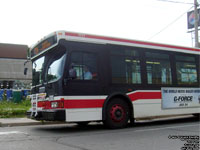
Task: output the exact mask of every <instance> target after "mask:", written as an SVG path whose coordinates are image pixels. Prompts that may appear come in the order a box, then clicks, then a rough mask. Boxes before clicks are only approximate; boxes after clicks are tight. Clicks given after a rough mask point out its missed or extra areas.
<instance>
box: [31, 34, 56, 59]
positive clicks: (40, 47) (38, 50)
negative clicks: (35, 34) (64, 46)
mask: <svg viewBox="0 0 200 150" xmlns="http://www.w3.org/2000/svg"><path fill="white" fill-rule="evenodd" d="M56 42H57V38H56V35H54V36H51V37H49V38H47V39H45V40H44V41H42V42H40V43H39V44H38V45H37V46H35V47H34V48H33V49H32V51H31V57H34V56H35V55H37V54H39V53H41V52H42V51H44V50H46V49H47V48H49V47H51V46H52V45H54V44H56Z"/></svg>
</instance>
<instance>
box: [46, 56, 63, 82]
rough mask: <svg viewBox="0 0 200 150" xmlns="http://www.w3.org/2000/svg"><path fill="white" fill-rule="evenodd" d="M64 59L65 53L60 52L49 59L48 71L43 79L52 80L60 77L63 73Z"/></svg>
mask: <svg viewBox="0 0 200 150" xmlns="http://www.w3.org/2000/svg"><path fill="white" fill-rule="evenodd" d="M65 59H66V54H61V55H58V56H55V57H53V58H52V59H51V61H50V63H49V65H48V71H47V73H46V79H45V80H46V81H48V82H54V81H56V80H58V79H60V77H61V76H62V74H63V67H64V64H65V63H64V62H65Z"/></svg>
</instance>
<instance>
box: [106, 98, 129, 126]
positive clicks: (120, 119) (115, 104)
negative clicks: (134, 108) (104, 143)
mask: <svg viewBox="0 0 200 150" xmlns="http://www.w3.org/2000/svg"><path fill="white" fill-rule="evenodd" d="M129 116H130V109H129V107H128V104H127V103H126V102H125V101H124V100H122V99H119V98H115V99H112V100H111V101H110V102H109V103H108V105H107V108H106V118H105V121H104V125H105V126H106V127H108V128H110V129H117V128H123V127H126V126H127V124H128V120H129Z"/></svg>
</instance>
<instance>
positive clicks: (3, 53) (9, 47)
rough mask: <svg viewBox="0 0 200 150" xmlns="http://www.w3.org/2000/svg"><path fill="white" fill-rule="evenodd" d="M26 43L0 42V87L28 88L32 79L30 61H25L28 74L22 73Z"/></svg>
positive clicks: (26, 49) (25, 55) (26, 48)
mask: <svg viewBox="0 0 200 150" xmlns="http://www.w3.org/2000/svg"><path fill="white" fill-rule="evenodd" d="M27 51H28V46H27V45H16V44H3V43H0V89H13V88H15V89H18V88H20V89H21V88H29V87H30V84H31V80H32V71H31V70H32V69H31V67H32V66H31V63H30V62H29V63H27V64H26V67H27V68H28V70H29V71H28V74H27V75H24V63H25V62H26V59H27Z"/></svg>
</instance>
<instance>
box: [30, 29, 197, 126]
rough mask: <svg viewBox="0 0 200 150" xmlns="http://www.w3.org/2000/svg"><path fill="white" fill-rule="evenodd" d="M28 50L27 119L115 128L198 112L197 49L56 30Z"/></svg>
mask: <svg viewBox="0 0 200 150" xmlns="http://www.w3.org/2000/svg"><path fill="white" fill-rule="evenodd" d="M30 53H31V56H30V59H31V61H32V65H33V82H32V100H31V101H32V108H31V109H30V111H28V113H27V114H28V117H31V118H33V119H37V120H49V121H58V120H59V121H66V122H76V123H78V124H87V123H88V122H91V121H102V122H103V123H104V124H105V125H106V126H107V127H109V128H121V127H125V126H126V125H127V123H128V121H129V120H130V121H134V120H135V119H136V118H147V117H156V116H160V117H161V116H166V115H176V114H194V115H199V113H200V77H199V74H200V66H199V64H200V49H197V48H190V47H182V46H174V45H167V44H159V43H151V42H144V41H136V40H129V39H120V38H113V37H104V36H97V35H89V34H82V33H72V32H66V31H57V32H54V33H52V34H50V35H48V36H46V37H45V38H43V39H42V40H41V41H39V42H38V43H37V44H35V45H34V46H33V47H32V48H31V52H30Z"/></svg>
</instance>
